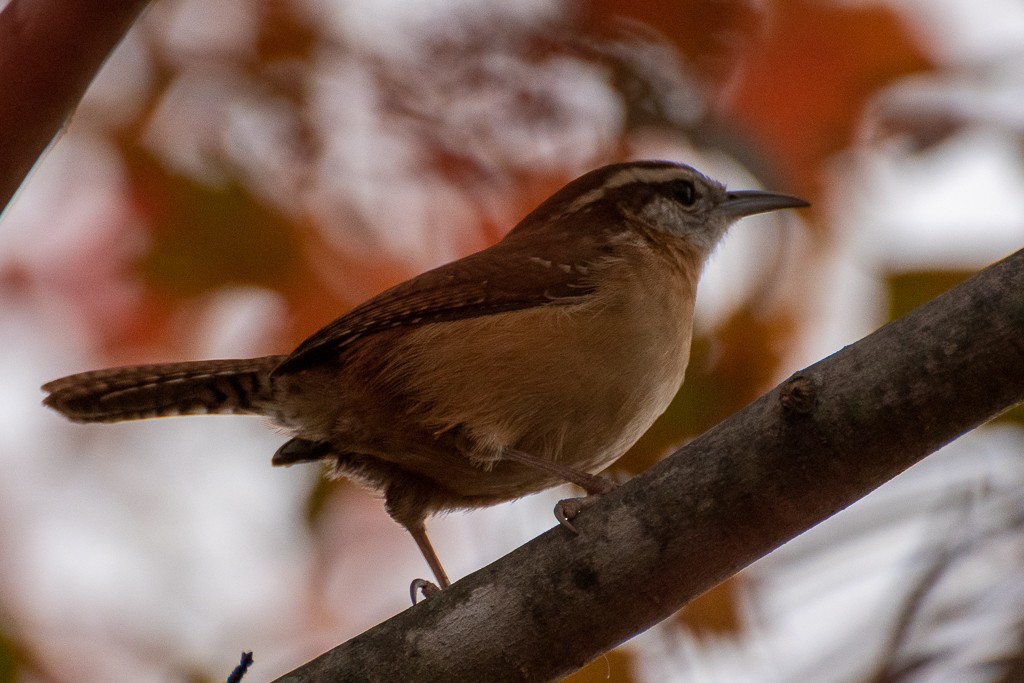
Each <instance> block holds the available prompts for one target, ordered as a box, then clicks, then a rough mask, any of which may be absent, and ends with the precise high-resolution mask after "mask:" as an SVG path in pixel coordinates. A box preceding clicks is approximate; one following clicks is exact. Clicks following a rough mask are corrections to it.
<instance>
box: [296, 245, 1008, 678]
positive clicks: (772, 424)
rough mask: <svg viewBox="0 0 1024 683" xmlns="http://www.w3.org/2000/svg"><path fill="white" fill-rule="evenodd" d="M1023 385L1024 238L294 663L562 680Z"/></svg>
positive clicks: (356, 670)
mask: <svg viewBox="0 0 1024 683" xmlns="http://www.w3.org/2000/svg"><path fill="white" fill-rule="evenodd" d="M1022 400H1024V250H1022V251H1020V252H1017V253H1016V254H1014V255H1013V256H1010V257H1009V258H1007V259H1005V260H1003V261H1001V262H1000V263H998V264H996V265H993V266H991V267H989V268H988V269H986V270H984V271H983V272H981V273H980V274H978V275H977V276H975V277H974V278H972V279H971V280H969V281H968V282H966V283H964V284H963V285H961V286H959V287H957V288H955V289H953V290H951V291H950V292H947V293H946V294H944V295H943V296H941V297H939V298H937V299H935V300H934V301H932V302H930V303H928V304H926V305H924V306H922V307H920V308H918V309H917V310H915V311H913V312H912V313H910V314H908V315H906V316H904V317H903V318H901V319H899V320H897V321H895V322H893V323H891V324H889V325H886V326H885V327H883V328H882V329H880V330H878V331H877V332H875V333H874V334H872V335H870V336H868V337H866V338H864V339H863V340H861V341H860V342H858V343H856V344H853V345H851V346H848V347H846V348H844V349H842V350H841V351H839V352H838V353H836V354H834V355H832V356H830V357H828V358H826V359H824V360H822V361H820V362H818V363H816V364H814V365H812V366H811V367H809V368H807V369H805V370H803V371H801V372H799V373H797V374H795V375H793V376H792V377H791V378H790V379H788V380H787V381H785V382H783V383H782V384H781V385H780V386H778V387H776V388H775V389H774V390H772V391H771V392H769V393H768V394H766V395H765V396H763V397H761V398H760V399H758V400H757V401H755V402H754V403H752V404H751V405H749V406H747V407H746V408H745V409H743V410H742V411H740V412H738V413H737V414H735V415H733V416H732V417H730V418H729V419H728V420H726V421H725V422H723V423H721V424H720V425H718V426H717V427H715V428H713V429H711V430H710V431H708V432H707V433H705V434H704V435H702V436H701V437H699V438H698V439H696V440H695V441H693V442H691V443H690V444H689V445H687V446H686V447H684V448H682V449H680V450H679V451H678V452H676V453H674V454H673V455H672V456H670V457H669V458H667V459H666V460H664V461H663V462H661V463H660V464H658V465H657V466H655V467H653V468H652V469H651V470H649V471H648V472H646V473H644V474H643V475H642V476H639V477H637V478H635V479H634V480H632V481H631V482H629V483H628V484H625V485H623V486H621V487H620V488H618V489H617V490H615V491H613V492H612V493H610V494H607V495H605V496H603V499H602V500H601V501H599V502H598V503H596V504H594V505H592V506H590V507H588V508H586V509H585V510H584V512H583V513H582V514H581V516H580V517H579V518H578V519H577V526H578V528H579V532H580V533H579V535H578V536H573V535H572V534H571V533H569V532H568V531H566V530H564V529H560V528H556V529H553V530H552V531H549V532H547V533H545V534H543V535H542V536H540V537H539V538H536V539H534V540H533V541H531V542H530V543H528V544H526V545H525V546H523V547H521V548H518V549H517V550H515V551H513V552H512V553H510V554H509V555H507V556H505V557H504V558H502V559H500V560H498V561H497V562H495V563H493V564H491V565H490V566H488V567H485V568H483V569H481V570H480V571H478V572H476V573H474V574H472V575H470V576H467V577H466V578H464V579H462V580H460V581H458V582H457V583H456V584H455V585H453V586H452V587H451V588H450V589H449V590H446V591H444V592H443V593H442V594H440V595H437V596H435V597H432V598H430V599H429V600H427V601H426V602H425V603H421V604H420V605H418V606H416V607H415V608H412V609H409V610H406V611H405V612H402V613H401V614H399V615H397V616H395V617H393V618H392V619H389V620H388V621H386V622H384V623H382V624H380V625H378V626H376V627H374V628H373V629H370V630H369V631H367V632H365V633H363V634H361V635H359V636H357V637H356V638H353V639H352V640H350V641H348V642H347V643H344V644H342V645H340V646H338V647H337V648H335V649H334V650H332V651H330V652H328V653H326V654H324V655H321V656H320V657H318V658H317V659H315V660H313V661H312V662H309V663H308V664H306V665H304V666H302V667H300V668H299V669H297V670H295V671H293V672H292V673H290V674H287V675H285V676H284V677H282V678H280V679H278V681H279V683H285V682H287V683H298V682H300V681H301V682H304V683H305V682H311V681H341V680H343V681H400V680H401V681H438V680H443V681H449V682H458V681H467V682H469V681H473V682H476V681H543V680H552V679H557V678H559V677H560V676H563V675H565V674H567V673H569V672H571V671H573V670H575V669H577V668H579V667H580V666H582V665H583V664H585V663H586V662H588V661H589V660H591V659H593V658H594V657H596V656H598V655H599V654H600V653H602V652H605V651H607V650H608V649H610V648H612V647H614V646H615V645H617V644H619V643H621V642H622V641H624V640H626V639H627V638H629V637H631V636H633V635H635V634H636V633H639V632H640V631H643V630H644V629H646V628H649V627H650V626H652V625H653V624H655V623H657V622H658V621H660V620H662V619H664V618H666V617H668V616H669V615H671V614H672V613H673V612H675V611H676V610H677V609H679V608H680V607H681V606H682V605H683V604H685V603H686V602H687V601H688V600H690V599H692V598H693V597H695V596H696V595H698V594H700V593H702V592H703V591H705V590H707V589H709V588H711V587H712V586H714V585H715V584H716V583H718V582H720V581H722V580H723V579H725V578H726V577H728V576H730V575H732V574H733V573H735V572H737V571H738V570H740V569H742V568H743V567H745V566H747V565H749V564H750V563H751V562H753V561H754V560H756V559H758V558H760V557H762V556H764V555H766V554H767V553H769V552H771V551H772V550H773V549H774V548H777V547H778V546H780V545H781V544H783V543H785V542H786V541H787V540H789V539H791V538H793V537H795V536H796V535H798V534H800V533H801V532H803V531H805V530H806V529H808V528H810V527H812V526H814V525H815V524H817V523H818V522H820V521H822V520H824V519H826V518H827V517H829V516H831V515H833V514H835V513H836V512H838V511H839V510H842V509H843V508H844V507H846V506H848V505H849V504H850V503H852V502H854V501H855V500H857V499H858V498H861V497H863V496H864V495H866V494H868V493H869V492H871V491H872V490H874V489H875V488H877V487H878V486H880V485H881V484H883V483H885V482H886V481H888V480H889V479H891V478H893V477H894V476H896V475H897V474H899V473H900V472H902V471H904V470H905V469H907V468H908V467H910V466H911V465H913V464H914V463H916V462H917V461H919V460H921V459H922V458H924V457H925V456H926V455H928V454H929V453H932V452H934V451H935V450H937V449H938V448H940V447H941V446H942V445H944V444H946V443H948V442H949V441H951V440H953V439H955V438H956V437H957V436H959V435H961V434H963V433H964V432H966V431H969V430H970V429H973V428H974V427H976V426H978V425H980V424H982V423H983V422H985V421H986V420H989V419H990V418H992V417H993V416H995V415H997V414H998V413H1000V412H1002V411H1003V410H1005V409H1007V408H1009V407H1011V406H1013V405H1015V404H1017V403H1019V402H1021V401H1022Z"/></svg>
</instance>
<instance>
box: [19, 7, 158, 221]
mask: <svg viewBox="0 0 1024 683" xmlns="http://www.w3.org/2000/svg"><path fill="white" fill-rule="evenodd" d="M147 4H148V0H115V1H113V2H112V1H111V0H11V2H10V3H9V4H8V5H7V6H6V7H4V9H3V11H2V12H0V211H2V209H3V207H6V206H7V203H8V202H9V201H10V199H11V197H12V196H13V195H14V192H15V191H16V190H17V189H18V186H20V185H21V183H22V181H23V180H24V179H25V176H27V175H28V172H29V171H30V170H31V169H32V166H33V165H34V164H35V163H36V160H37V159H39V157H40V155H41V154H42V153H43V150H44V149H46V146H47V145H49V144H50V141H51V140H52V139H53V137H54V136H55V135H56V134H57V132H58V131H59V130H60V128H61V126H63V125H64V122H65V121H66V120H67V119H68V117H69V116H71V113H72V112H73V111H74V109H75V107H76V106H77V105H78V102H79V100H81V99H82V95H83V94H85V90H86V88H87V87H88V86H89V83H90V82H92V79H93V77H94V76H95V75H96V72H97V71H99V69H100V66H102V65H103V62H104V61H105V60H106V58H107V56H108V55H109V54H110V53H111V51H112V50H113V49H114V47H115V46H116V45H117V43H118V42H119V41H120V40H121V38H122V37H124V34H125V33H126V32H127V31H128V28H129V27H130V26H131V25H132V22H134V21H135V19H136V17H138V15H139V13H140V12H141V11H142V9H143V8H144V7H145V6H146V5H147Z"/></svg>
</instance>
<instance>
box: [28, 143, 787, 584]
mask: <svg viewBox="0 0 1024 683" xmlns="http://www.w3.org/2000/svg"><path fill="white" fill-rule="evenodd" d="M802 206H807V203H806V202H804V201H803V200H801V199H797V198H796V197H790V196H788V195H783V194H776V193H772V192H762V191H746V192H732V191H727V190H726V189H725V187H724V186H723V185H722V184H720V183H718V182H716V181H714V180H711V179H709V178H707V177H705V176H704V175H702V174H701V173H699V172H697V171H696V170H694V169H693V168H691V167H689V166H685V165H682V164H676V163H670V162H665V161H638V162H632V163H623V164H613V165H611V166H605V167H603V168H599V169H597V170H595V171H592V172H590V173H587V174H586V175H583V176H582V177H580V178H577V179H576V180H574V181H572V182H571V183H569V184H568V185H566V186H565V187H563V188H562V189H561V190H559V191H558V192H556V193H555V194H554V195H553V196H552V197H550V198H549V199H547V200H546V201H545V202H544V203H542V204H541V205H540V206H539V207H537V208H536V209H534V210H533V211H532V212H531V213H530V214H529V215H528V216H526V218H524V219H523V220H522V221H521V222H520V223H519V224H518V225H517V226H516V227H515V228H513V229H512V230H511V231H510V232H509V233H508V235H506V236H505V238H504V239H503V240H501V241H500V242H498V243H497V244H495V245H494V246H492V247H489V248H487V249H484V250H483V251H480V252H478V253H475V254H472V255H470V256H466V257H465V258H462V259H459V260H457V261H454V262H452V263H449V264H447V265H444V266H441V267H439V268H436V269H434V270H431V271H428V272H426V273H423V274H422V275H419V276H417V277H414V278H412V279H410V280H407V281H406V282H403V283H401V284H399V285H397V286H395V287H392V288H391V289H389V290H387V291H385V292H383V293H382V294H380V295H378V296H376V297H374V298H373V299H370V300H369V301H367V302H365V303H363V304H362V305H360V306H358V307H356V308H355V309H353V310H352V311H351V312H349V313H348V314H347V315H344V316H342V317H340V318H338V319H337V320H335V321H334V322H332V323H330V324H329V325H327V326H326V327H324V328H323V329H321V330H320V331H319V332H317V333H316V334H314V335H313V336H311V337H310V338H309V339H307V340H306V341H305V342H303V343H302V344H301V345H299V347H298V348H297V349H295V351H293V352H292V353H291V354H290V355H287V356H265V357H263V358H253V359H245V360H209V361H195V362H186V363H169V364H164V365H145V366H136V367H127V368H113V369H108V370H97V371H94V372H85V373H81V374H77V375H71V376H69V377H64V378H62V379H58V380H55V381H53V382H50V383H48V384H46V385H45V386H44V387H43V390H44V391H46V392H48V393H49V395H48V396H47V397H46V399H45V400H44V403H45V404H46V405H48V406H50V407H51V408H53V409H55V410H57V411H59V412H61V413H63V414H64V415H66V416H67V417H68V418H70V419H72V420H75V421H78V422H118V421H121V420H137V419H142V418H149V417H164V416H169V415H198V414H207V413H222V414H223V413H235V414H238V413H242V414H251V415H264V416H267V417H269V418H270V419H271V420H272V421H273V422H274V423H276V424H277V425H279V426H280V427H282V428H284V429H286V430H288V432H289V433H290V434H291V435H292V437H293V438H292V439H291V440H290V441H288V442H287V443H285V444H284V445H283V446H281V448H280V449H278V451H277V453H276V454H274V457H273V463H274V464H275V465H290V464H293V463H299V462H309V461H318V460H326V461H327V462H328V463H330V474H331V476H333V477H348V478H350V479H354V480H356V481H358V482H361V483H362V484H364V485H366V486H368V487H370V488H371V489H374V490H377V491H380V492H382V493H383V495H384V500H385V504H386V508H387V511H388V513H389V514H390V515H391V516H392V517H393V518H394V519H395V521H397V522H398V523H399V524H401V525H402V526H404V527H405V528H406V529H408V531H409V533H411V534H412V536H413V538H414V539H415V540H416V543H417V545H418V546H419V548H420V550H421V551H422V553H423V555H424V557H425V558H426V561H427V563H428V564H429V565H430V568H431V570H432V571H433V573H434V575H435V577H436V578H437V581H438V583H439V584H440V585H441V587H446V586H448V585H449V581H448V577H447V575H446V574H445V572H444V569H443V568H442V566H441V563H440V561H439V560H438V558H437V555H436V554H435V553H434V550H433V548H432V547H431V545H430V541H429V540H428V538H427V534H426V529H425V525H424V524H425V520H426V518H427V517H428V516H429V515H432V514H434V513H437V512H442V511H445V510H454V509H460V508H474V507H483V506H487V505H493V504H496V503H500V502H502V501H507V500H510V499H513V498H518V497H520V496H523V495H526V494H528V493H534V492H536V491H541V490H543V489H546V488H549V487H551V486H555V485H557V484H561V483H563V482H566V481H569V482H573V483H576V484H579V485H580V486H582V487H583V488H584V489H585V490H586V491H587V493H590V494H593V493H602V492H604V491H607V490H609V489H610V488H611V484H610V483H609V482H608V480H606V479H604V478H602V477H599V476H595V475H596V473H597V472H600V471H601V470H603V469H604V468H606V467H607V466H608V465H610V464H611V463H612V462H614V461H615V460H616V459H618V458H619V457H620V456H621V455H622V454H623V453H625V452H626V450H627V449H628V448H629V447H630V446H632V445H633V444H634V443H635V442H636V440H637V439H638V438H640V436H641V435H642V434H643V433H644V432H645V431H646V430H647V428H648V427H650V426H651V423H652V422H654V420H655V418H657V417H658V416H659V415H660V414H661V413H662V412H663V411H664V410H665V408H666V407H667V406H668V404H669V402H670V401H671V400H672V397H673V396H674V395H675V393H676V391H677V390H678V389H679V386H680V384H681V383H682V381H683V373H684V371H685V370H686V364H687V361H688V359H689V354H690V337H691V331H692V322H693V307H694V299H695V296H696V290H697V280H698V278H699V277H700V274H701V270H702V269H703V267H704V263H705V262H706V260H707V258H708V256H709V255H710V253H711V252H712V250H713V249H714V247H715V245H716V244H717V243H718V242H719V240H720V239H721V238H722V236H723V235H724V234H725V232H726V229H727V228H728V227H729V226H730V225H731V224H732V223H733V222H735V221H736V220H737V219H738V218H741V217H743V216H749V215H751V214H756V213H762V212H766V211H774V210H776V209H785V208H794V207H802ZM577 510H578V507H573V506H571V505H569V506H563V507H562V513H561V514H562V517H561V519H562V521H566V520H567V518H568V517H569V516H571V515H572V514H573V513H574V512H575V511H577ZM414 585H415V584H414Z"/></svg>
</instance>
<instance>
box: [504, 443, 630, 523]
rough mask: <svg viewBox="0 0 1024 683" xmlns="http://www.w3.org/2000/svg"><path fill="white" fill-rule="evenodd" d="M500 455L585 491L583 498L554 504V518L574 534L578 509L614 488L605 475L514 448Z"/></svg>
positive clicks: (569, 499)
mask: <svg viewBox="0 0 1024 683" xmlns="http://www.w3.org/2000/svg"><path fill="white" fill-rule="evenodd" d="M502 455H503V456H504V457H505V458H507V459H508V460H511V461H512V462H517V463H519V464H520V465H525V466H527V467H532V468H534V469H538V470H540V471H542V472H547V473H548V474H552V475H554V476H556V477H558V478H559V479H563V480H565V481H567V482H569V483H571V484H576V485H577V486H579V487H580V488H582V489H583V490H584V491H586V492H587V495H586V497H584V498H566V499H565V500H560V501H558V503H557V504H556V505H555V519H557V520H558V523H559V524H561V525H562V526H564V527H565V528H566V529H568V530H569V531H571V532H573V533H574V534H575V533H576V527H575V526H573V524H572V520H573V519H575V518H576V515H578V514H579V513H580V510H582V509H583V507H584V506H585V505H587V504H588V503H591V502H593V501H594V500H596V498H595V496H599V495H601V494H602V493H608V492H609V491H611V490H612V489H614V488H615V482H613V481H612V480H611V479H609V478H607V477H602V476H599V475H596V474H590V473H589V472H584V471H582V470H577V469H574V468H572V467H568V466H566V465H563V464H561V463H558V462H555V461H553V460H547V459H545V458H538V457H537V456H535V455H531V454H529V453H524V452H523V451H517V450H515V449H514V448H506V449H505V450H504V451H503V452H502Z"/></svg>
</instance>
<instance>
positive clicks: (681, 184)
mask: <svg viewBox="0 0 1024 683" xmlns="http://www.w3.org/2000/svg"><path fill="white" fill-rule="evenodd" d="M668 194H669V196H671V197H672V198H673V199H675V200H676V201H677V202H679V203H680V204H682V205H683V206H693V203H694V202H695V201H697V188H695V187H694V186H693V183H692V182H691V181H689V180H673V181H672V182H670V183H669V184H668Z"/></svg>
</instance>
